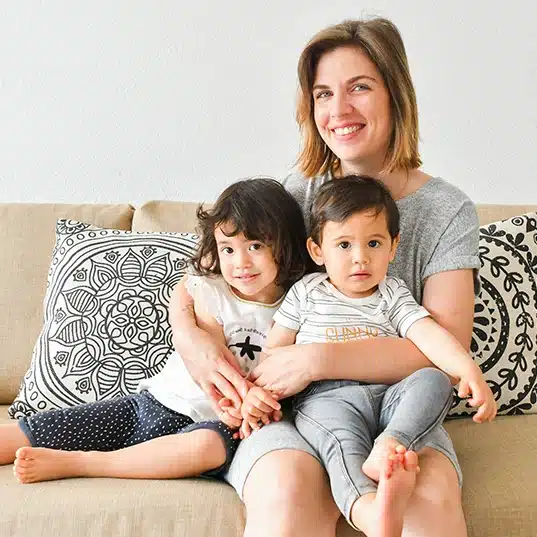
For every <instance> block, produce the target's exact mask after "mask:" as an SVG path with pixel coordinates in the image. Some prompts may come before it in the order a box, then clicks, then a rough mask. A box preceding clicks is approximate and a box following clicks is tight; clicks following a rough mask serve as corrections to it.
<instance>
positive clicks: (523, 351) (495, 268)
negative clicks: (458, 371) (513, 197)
mask: <svg viewBox="0 0 537 537" xmlns="http://www.w3.org/2000/svg"><path fill="white" fill-rule="evenodd" d="M479 257H480V260H481V269H480V271H479V277H480V281H481V291H480V293H479V296H478V297H477V298H476V302H475V307H474V311H475V315H474V328H473V337H472V343H471V352H472V354H473V357H474V359H475V360H477V362H478V363H479V365H480V367H481V369H482V371H483V373H484V374H485V377H486V379H487V382H488V383H489V385H490V387H491V388H492V390H493V392H494V395H495V398H496V400H497V403H498V411H499V414H521V413H535V412H537V382H536V377H537V352H536V351H537V348H536V345H537V322H536V318H537V282H536V279H537V278H536V276H537V213H528V214H525V215H521V216H516V217H513V218H510V219H509V220H504V221H501V222H495V223H492V224H489V225H487V226H483V227H481V228H480V241H479ZM474 412H475V409H473V408H471V407H470V406H469V405H468V404H467V403H466V401H463V400H462V401H461V400H460V399H459V398H458V397H457V396H456V397H455V401H454V407H453V408H452V410H451V412H450V416H463V415H470V414H472V413H474Z"/></svg>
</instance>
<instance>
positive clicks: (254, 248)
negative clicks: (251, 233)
mask: <svg viewBox="0 0 537 537" xmlns="http://www.w3.org/2000/svg"><path fill="white" fill-rule="evenodd" d="M263 246H264V244H262V243H260V242H254V243H253V244H250V250H252V251H254V252H255V251H257V250H261V248H263Z"/></svg>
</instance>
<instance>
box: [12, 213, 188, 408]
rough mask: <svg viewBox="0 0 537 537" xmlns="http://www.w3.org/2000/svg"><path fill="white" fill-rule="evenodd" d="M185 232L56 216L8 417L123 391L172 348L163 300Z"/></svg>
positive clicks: (178, 265) (179, 268)
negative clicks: (38, 318)
mask: <svg viewBox="0 0 537 537" xmlns="http://www.w3.org/2000/svg"><path fill="white" fill-rule="evenodd" d="M196 243H197V236H196V235H193V234H191V233H135V232H130V231H118V230H111V229H99V228H96V227H94V226H91V225H88V224H84V223H82V222H75V221H71V220H59V221H58V223H57V227H56V245H55V247H54V251H53V258H52V262H51V268H50V271H49V277H48V285H47V292H46V296H45V312H44V314H45V322H44V326H43V329H42V331H41V334H40V335H39V338H38V340H37V343H36V346H35V348H34V352H33V356H32V363H31V366H30V369H29V371H28V372H27V374H26V375H25V377H24V380H23V382H22V386H21V389H20V392H19V395H18V396H17V398H16V399H15V401H14V403H13V404H12V406H11V407H10V411H9V412H10V415H11V416H12V417H14V418H16V417H20V416H21V415H29V414H33V413H35V412H37V411H41V410H48V409H52V408H61V407H66V406H71V405H75V404H80V403H86V402H92V401H97V400H102V399H111V398H113V397H117V396H121V395H126V394H129V393H132V392H134V391H135V390H136V386H137V385H138V383H139V382H140V380H142V379H144V378H147V377H149V376H152V375H155V374H156V373H158V372H159V371H160V370H161V369H162V368H163V366H164V363H165V362H166V360H167V357H168V355H169V353H170V352H171V350H172V334H171V328H170V324H169V321H168V303H169V300H170V294H171V291H172V289H173V287H174V285H175V284H176V283H177V282H178V281H179V280H180V279H181V278H182V276H183V275H184V272H185V269H186V267H187V263H188V260H189V258H190V257H191V256H192V254H193V253H194V250H195V247H196Z"/></svg>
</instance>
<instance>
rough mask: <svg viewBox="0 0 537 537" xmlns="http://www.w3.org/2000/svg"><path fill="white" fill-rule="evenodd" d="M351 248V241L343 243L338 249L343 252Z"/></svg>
mask: <svg viewBox="0 0 537 537" xmlns="http://www.w3.org/2000/svg"><path fill="white" fill-rule="evenodd" d="M350 247H351V243H350V242H349V241H343V242H340V243H339V244H338V248H341V249H342V250H348V249H349V248H350Z"/></svg>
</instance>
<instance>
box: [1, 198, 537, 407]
mask: <svg viewBox="0 0 537 537" xmlns="http://www.w3.org/2000/svg"><path fill="white" fill-rule="evenodd" d="M197 206H198V204H197V203H187V202H174V201H150V202H147V203H145V204H144V205H142V206H141V207H139V208H137V209H136V211H134V209H133V208H132V207H131V206H130V205H126V204H125V205H94V204H82V205H62V204H15V203H6V204H0V252H1V257H0V281H2V282H3V283H2V284H1V285H0V311H1V312H2V319H1V321H0V404H9V403H11V401H12V400H13V399H14V398H15V396H16V395H17V391H18V388H19V384H20V381H21V379H22V377H23V375H24V373H25V372H26V370H27V368H28V366H29V364H30V360H31V355H32V349H33V346H34V344H35V341H36V339H37V336H38V334H39V331H40V329H41V325H42V322H43V297H44V294H45V287H46V280H47V272H48V269H49V263H50V259H51V254H52V249H53V246H54V237H55V223H56V220H57V219H58V218H70V219H73V220H80V221H83V222H88V223H91V224H95V225H97V226H100V227H105V228H116V229H131V228H132V230H133V231H195V227H196V208H197ZM206 206H207V207H209V206H210V204H207V205H206ZM531 211H537V205H480V206H478V214H479V220H480V223H481V224H486V223H490V222H494V221H497V220H502V219H505V218H510V217H512V216H516V215H518V214H524V213H527V212H531Z"/></svg>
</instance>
